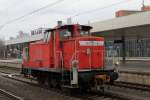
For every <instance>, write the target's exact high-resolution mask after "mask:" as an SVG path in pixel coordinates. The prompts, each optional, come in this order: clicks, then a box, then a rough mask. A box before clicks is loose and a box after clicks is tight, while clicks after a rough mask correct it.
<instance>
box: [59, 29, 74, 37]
mask: <svg viewBox="0 0 150 100" xmlns="http://www.w3.org/2000/svg"><path fill="white" fill-rule="evenodd" d="M71 34H72V33H71V31H69V30H67V29H63V30H61V31H60V38H61V39H66V38H69V37H71Z"/></svg>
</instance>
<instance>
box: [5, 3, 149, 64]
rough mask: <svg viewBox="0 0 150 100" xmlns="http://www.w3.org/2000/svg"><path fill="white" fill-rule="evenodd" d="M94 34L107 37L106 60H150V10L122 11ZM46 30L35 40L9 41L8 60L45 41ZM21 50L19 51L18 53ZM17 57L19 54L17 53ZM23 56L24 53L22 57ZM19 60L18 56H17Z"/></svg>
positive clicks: (34, 35) (33, 35) (95, 25)
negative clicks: (24, 48)
mask: <svg viewBox="0 0 150 100" xmlns="http://www.w3.org/2000/svg"><path fill="white" fill-rule="evenodd" d="M91 26H92V27H93V29H92V31H91V32H92V34H93V35H95V36H103V37H105V40H106V42H105V45H106V51H107V52H106V56H111V54H114V55H115V52H114V53H112V51H113V50H114V51H116V54H117V56H120V57H122V58H123V61H125V59H126V57H150V7H149V6H144V7H142V8H141V10H140V11H131V10H130V11H129V10H119V11H117V12H116V18H113V19H110V20H106V21H100V22H94V23H91ZM44 30H45V29H44V28H41V29H40V30H34V31H32V32H31V36H29V37H23V38H18V39H13V40H8V41H6V43H5V45H6V57H8V56H10V55H8V54H10V52H14V51H17V50H18V51H19V52H20V51H22V49H23V47H25V46H28V44H29V43H30V42H32V41H37V40H42V39H43V37H44V33H43V32H44ZM16 48H17V50H16ZM16 54H17V53H16ZM18 54H19V56H21V52H20V53H18ZM15 57H18V56H15Z"/></svg>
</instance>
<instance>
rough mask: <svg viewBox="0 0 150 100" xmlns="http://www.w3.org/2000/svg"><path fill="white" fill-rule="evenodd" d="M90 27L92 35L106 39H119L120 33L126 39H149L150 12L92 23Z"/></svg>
mask: <svg viewBox="0 0 150 100" xmlns="http://www.w3.org/2000/svg"><path fill="white" fill-rule="evenodd" d="M91 26H92V27H93V29H92V31H91V32H92V33H93V34H94V35H97V36H104V37H106V38H109V37H110V38H112V37H115V38H116V37H120V36H121V35H122V33H123V34H124V35H125V36H126V37H128V38H135V37H142V38H143V37H150V11H147V12H140V13H136V14H132V15H128V16H124V17H117V18H113V19H110V20H105V21H100V22H94V23H91ZM110 38H109V39H110Z"/></svg>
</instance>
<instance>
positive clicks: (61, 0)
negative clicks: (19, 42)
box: [0, 0, 64, 29]
mask: <svg viewBox="0 0 150 100" xmlns="http://www.w3.org/2000/svg"><path fill="white" fill-rule="evenodd" d="M63 1H64V0H57V1H55V2H53V3H50V4H47V5H46V6H43V7H41V8H39V9H36V10H34V11H32V12H29V13H27V14H25V15H22V16H20V17H17V18H14V19H12V20H10V21H7V22H6V23H4V24H3V25H1V26H0V29H2V28H3V27H4V26H5V25H7V24H11V23H13V22H16V21H18V20H21V19H23V18H25V17H27V16H30V15H33V14H35V13H37V12H39V11H41V10H44V9H46V8H50V7H53V6H55V5H57V4H58V3H61V2H63Z"/></svg>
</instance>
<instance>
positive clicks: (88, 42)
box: [79, 41, 104, 46]
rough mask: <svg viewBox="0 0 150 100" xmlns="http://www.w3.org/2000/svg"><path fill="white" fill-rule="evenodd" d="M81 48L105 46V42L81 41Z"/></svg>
mask: <svg viewBox="0 0 150 100" xmlns="http://www.w3.org/2000/svg"><path fill="white" fill-rule="evenodd" d="M79 43H80V46H103V45H104V41H79Z"/></svg>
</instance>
